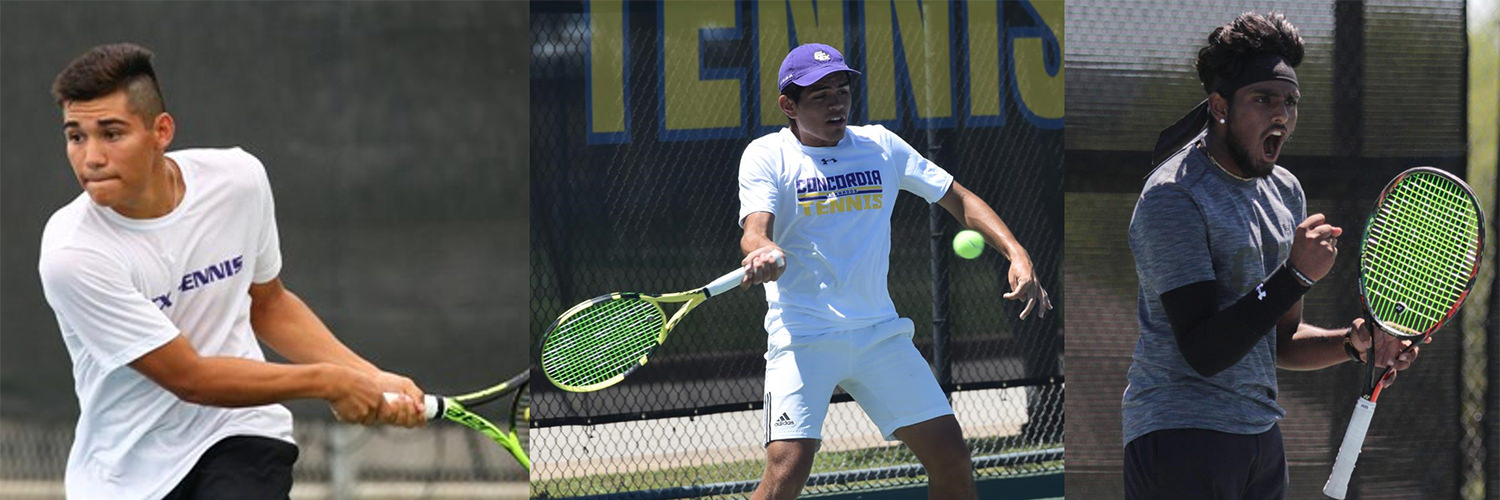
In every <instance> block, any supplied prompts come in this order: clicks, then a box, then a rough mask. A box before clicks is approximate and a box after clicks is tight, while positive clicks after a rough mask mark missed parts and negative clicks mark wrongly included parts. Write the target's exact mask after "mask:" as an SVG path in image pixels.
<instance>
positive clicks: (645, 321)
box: [541, 297, 666, 387]
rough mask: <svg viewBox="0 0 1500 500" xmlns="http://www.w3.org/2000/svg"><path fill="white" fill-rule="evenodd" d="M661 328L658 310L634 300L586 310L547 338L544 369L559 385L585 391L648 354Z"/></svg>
mask: <svg viewBox="0 0 1500 500" xmlns="http://www.w3.org/2000/svg"><path fill="white" fill-rule="evenodd" d="M665 324H666V318H665V317H664V315H663V314H662V311H661V308H660V307H657V306H656V304H652V303H650V302H647V301H645V300H641V299H638V298H633V297H630V298H617V299H613V300H606V301H603V302H599V303H596V304H593V305H590V306H589V307H586V308H584V309H583V310H582V311H578V312H577V313H576V314H574V315H572V316H570V317H568V318H567V319H565V320H563V321H562V323H561V324H559V325H558V326H557V328H555V329H554V330H553V331H552V332H551V333H549V334H548V337H547V342H546V345H544V346H543V348H542V360H541V361H542V366H543V367H544V368H547V376H548V377H549V378H551V379H552V381H553V382H556V383H559V384H564V385H568V386H573V387H586V386H589V385H593V384H598V383H601V382H604V381H607V380H609V379H611V378H614V377H617V376H619V375H622V374H624V373H626V372H628V371H630V370H631V369H632V368H634V366H636V365H637V363H638V361H639V360H640V359H641V357H643V356H645V355H646V354H648V353H650V352H651V349H652V348H654V347H655V346H656V340H657V337H658V336H659V334H660V333H661V330H662V328H663V327H664V326H665Z"/></svg>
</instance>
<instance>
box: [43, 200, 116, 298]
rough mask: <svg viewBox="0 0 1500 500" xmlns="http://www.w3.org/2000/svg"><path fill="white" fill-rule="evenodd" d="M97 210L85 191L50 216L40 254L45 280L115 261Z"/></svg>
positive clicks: (44, 230) (44, 228)
mask: <svg viewBox="0 0 1500 500" xmlns="http://www.w3.org/2000/svg"><path fill="white" fill-rule="evenodd" d="M94 210H97V207H95V206H93V202H92V201H91V200H89V197H88V194H87V193H83V194H79V195H78V197H77V198H74V199H73V201H71V202H69V203H68V204H67V205H64V206H63V207H62V208H59V209H57V211H56V212H53V213H52V217H49V218H48V219H47V224H46V225H45V226H43V228H42V245H41V251H40V252H39V253H38V258H37V267H38V270H39V271H40V272H41V275H42V279H43V280H44V281H46V280H52V279H66V278H65V277H66V276H71V275H73V273H76V272H78V271H79V270H80V269H82V268H84V267H87V266H97V265H109V263H110V262H113V261H114V259H111V258H110V257H109V256H110V255H112V254H113V252H111V250H110V249H109V248H108V247H107V244H106V242H107V241H108V238H106V237H103V236H102V233H101V232H100V228H99V227H98V224H99V222H100V219H99V218H98V217H97V214H95V213H93V211H94Z"/></svg>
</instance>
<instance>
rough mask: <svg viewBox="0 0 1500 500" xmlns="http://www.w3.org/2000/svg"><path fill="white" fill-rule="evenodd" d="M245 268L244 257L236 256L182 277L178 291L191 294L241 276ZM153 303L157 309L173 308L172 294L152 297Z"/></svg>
mask: <svg viewBox="0 0 1500 500" xmlns="http://www.w3.org/2000/svg"><path fill="white" fill-rule="evenodd" d="M244 268H245V256H244V255H236V256H234V257H231V258H228V259H224V261H223V262H220V263H218V264H214V265H211V266H208V267H205V268H203V269H199V270H197V271H193V272H190V273H187V274H184V275H182V280H181V281H179V282H178V284H177V290H176V291H178V292H184V293H185V292H190V291H192V290H194V289H196V288H199V287H203V286H206V285H209V284H212V283H213V282H215V281H219V280H221V279H224V278H228V277H230V276H234V275H236V274H239V272H240V270H242V269H244ZM151 301H152V302H155V303H156V308H157V309H166V308H168V307H172V292H167V293H164V294H161V295H157V296H155V297H152V298H151Z"/></svg>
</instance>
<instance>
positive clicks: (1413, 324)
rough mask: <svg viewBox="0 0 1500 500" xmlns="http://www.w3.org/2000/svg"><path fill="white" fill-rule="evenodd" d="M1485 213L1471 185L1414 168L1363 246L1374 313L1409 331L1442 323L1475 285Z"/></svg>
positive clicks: (1393, 191) (1364, 279)
mask: <svg viewBox="0 0 1500 500" xmlns="http://www.w3.org/2000/svg"><path fill="white" fill-rule="evenodd" d="M1479 217H1480V215H1479V214H1478V212H1477V210H1476V208H1475V206H1474V204H1473V203H1472V202H1471V201H1470V200H1469V195H1468V192H1467V190H1465V189H1464V188H1463V186H1461V185H1458V184H1457V183H1455V182H1453V181H1451V180H1449V179H1447V178H1445V177H1443V176H1441V175H1437V174H1433V173H1429V172H1413V173H1411V174H1408V175H1407V176H1406V178H1404V179H1402V180H1400V181H1398V182H1397V183H1396V184H1395V185H1394V186H1392V187H1391V188H1390V191H1389V192H1388V193H1387V194H1386V197H1385V199H1384V200H1383V201H1382V203H1381V205H1380V207H1379V208H1378V209H1377V210H1376V211H1375V213H1373V214H1371V217H1370V223H1369V225H1368V227H1367V228H1366V232H1365V241H1364V244H1363V248H1362V249H1361V251H1360V273H1361V275H1360V286H1361V287H1363V289H1364V294H1365V298H1366V300H1367V301H1368V302H1369V308H1370V314H1371V315H1372V316H1374V317H1375V319H1376V320H1378V321H1380V322H1381V323H1383V324H1384V325H1386V326H1387V327H1390V328H1392V329H1395V330H1397V331H1398V332H1400V333H1402V334H1404V335H1406V336H1415V335H1421V334H1423V333H1426V332H1428V331H1429V330H1432V329H1434V328H1436V327H1438V326H1439V325H1440V324H1441V323H1442V322H1443V321H1445V320H1446V319H1447V316H1448V315H1449V313H1450V311H1451V310H1452V309H1453V307H1454V306H1455V305H1456V304H1457V303H1458V302H1459V300H1460V299H1461V298H1462V297H1463V295H1464V292H1465V291H1467V290H1468V286H1469V281H1470V279H1471V277H1472V276H1473V273H1472V271H1473V269H1474V265H1475V262H1476V259H1478V258H1479V249H1478V245H1479V235H1478V234H1477V232H1478V231H1479Z"/></svg>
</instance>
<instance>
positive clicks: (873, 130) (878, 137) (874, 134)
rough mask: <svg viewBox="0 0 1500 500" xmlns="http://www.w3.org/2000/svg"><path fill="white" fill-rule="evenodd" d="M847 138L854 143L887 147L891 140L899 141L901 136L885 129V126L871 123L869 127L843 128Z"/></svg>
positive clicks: (854, 126) (852, 126)
mask: <svg viewBox="0 0 1500 500" xmlns="http://www.w3.org/2000/svg"><path fill="white" fill-rule="evenodd" d="M844 132H845V133H846V134H848V135H849V138H850V139H852V140H853V141H856V142H869V143H875V144H880V145H882V146H889V145H890V143H891V141H892V140H901V136H899V135H896V133H895V132H891V129H888V128H885V125H881V124H879V123H872V124H869V125H850V126H848V127H845V128H844Z"/></svg>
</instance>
